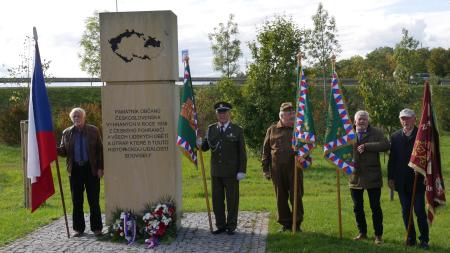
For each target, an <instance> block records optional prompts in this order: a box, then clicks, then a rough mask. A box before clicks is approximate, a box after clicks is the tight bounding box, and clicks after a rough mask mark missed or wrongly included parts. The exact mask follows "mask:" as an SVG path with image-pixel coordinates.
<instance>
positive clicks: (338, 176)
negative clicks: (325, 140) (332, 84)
mask: <svg viewBox="0 0 450 253" xmlns="http://www.w3.org/2000/svg"><path fill="white" fill-rule="evenodd" d="M331 63H332V67H333V73H334V71H335V69H336V56H335V55H333V56H331ZM336 193H337V205H338V223H339V238H340V239H342V211H341V174H340V170H339V168H337V169H336Z"/></svg>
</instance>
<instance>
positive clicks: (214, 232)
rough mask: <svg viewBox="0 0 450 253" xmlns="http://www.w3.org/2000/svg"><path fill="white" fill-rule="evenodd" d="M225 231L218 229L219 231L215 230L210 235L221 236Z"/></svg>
mask: <svg viewBox="0 0 450 253" xmlns="http://www.w3.org/2000/svg"><path fill="white" fill-rule="evenodd" d="M225 231H226V229H225V228H219V229H217V230H214V231H212V232H211V233H212V234H213V235H218V234H222V233H223V232H225Z"/></svg>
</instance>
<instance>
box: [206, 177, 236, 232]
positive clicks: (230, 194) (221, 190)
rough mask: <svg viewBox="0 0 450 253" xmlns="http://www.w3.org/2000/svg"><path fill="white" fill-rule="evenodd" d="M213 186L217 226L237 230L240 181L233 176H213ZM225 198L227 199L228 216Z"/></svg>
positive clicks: (213, 202)
mask: <svg viewBox="0 0 450 253" xmlns="http://www.w3.org/2000/svg"><path fill="white" fill-rule="evenodd" d="M211 188H212V204H213V211H214V216H215V218H216V227H217V228H219V229H226V228H227V229H229V230H235V229H236V226H237V217H238V209H239V181H238V180H236V178H233V177H230V178H227V177H211ZM225 198H226V201H227V215H226V216H225Z"/></svg>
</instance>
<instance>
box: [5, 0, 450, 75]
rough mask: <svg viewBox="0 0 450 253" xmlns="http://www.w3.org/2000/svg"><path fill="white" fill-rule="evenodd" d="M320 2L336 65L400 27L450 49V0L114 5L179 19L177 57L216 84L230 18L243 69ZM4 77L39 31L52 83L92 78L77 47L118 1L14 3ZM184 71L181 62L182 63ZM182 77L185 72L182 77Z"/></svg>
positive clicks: (389, 40)
mask: <svg viewBox="0 0 450 253" xmlns="http://www.w3.org/2000/svg"><path fill="white" fill-rule="evenodd" d="M319 2H322V3H323V5H324V8H325V9H326V10H327V11H328V12H329V14H330V15H332V16H334V17H335V18H336V23H337V28H338V39H339V42H340V44H341V46H342V53H341V55H340V56H339V57H338V60H339V59H344V58H349V57H351V56H353V55H361V56H365V55H366V54H367V53H368V52H370V51H372V50H374V49H375V48H377V47H381V46H391V47H393V46H395V43H397V42H398V41H399V40H400V37H401V29H402V27H405V28H407V29H408V30H409V31H410V34H411V35H412V36H414V38H415V39H417V40H419V41H420V42H421V43H422V44H421V45H422V47H429V48H433V47H444V48H450V0H427V1H422V0H341V1H333V0H324V1H316V0H295V1H294V0H276V1H273V0H227V1H214V0H184V1H175V0H164V1H154V0H146V1H144V0H117V3H118V10H119V11H153V10H172V11H173V12H174V13H175V14H176V15H177V17H178V39H179V41H178V49H179V50H180V52H181V50H182V49H189V54H190V59H191V60H190V65H191V72H192V75H193V76H219V73H218V72H214V71H213V70H212V53H211V49H210V46H211V45H210V41H209V40H208V33H211V32H212V31H213V29H214V27H217V26H218V24H219V23H220V22H226V21H227V20H228V16H229V14H230V13H233V14H234V15H235V21H236V22H237V23H238V28H239V32H240V34H239V39H240V40H241V48H242V50H243V52H244V55H243V57H242V59H241V68H242V70H244V67H245V63H248V62H251V57H250V55H249V51H248V47H247V42H249V41H253V40H254V39H255V36H256V31H257V28H258V27H260V26H261V24H262V23H263V22H264V21H265V20H267V19H268V18H271V17H273V16H274V15H275V14H278V15H287V16H291V17H292V18H293V20H294V21H295V22H296V23H297V24H298V25H299V27H304V28H312V21H311V16H312V15H314V14H315V12H316V10H317V6H318V4H319ZM0 10H1V11H0V34H1V38H0V77H4V76H6V68H8V67H16V66H18V65H19V64H20V61H21V57H20V56H19V55H21V54H24V53H25V54H30V55H32V54H33V50H32V49H31V50H28V51H27V50H24V41H25V37H26V36H31V35H32V28H33V26H36V28H37V31H38V34H39V46H40V51H41V58H43V59H47V60H51V65H50V70H49V72H50V74H51V75H52V76H54V77H87V76H88V75H87V74H86V73H84V72H83V71H81V69H80V67H79V63H80V60H79V58H78V54H79V53H80V51H81V50H80V46H79V41H80V38H81V35H82V33H83V31H84V27H85V26H84V22H85V19H86V18H87V17H89V16H92V15H93V13H94V11H96V10H98V11H99V12H114V11H116V0H96V1H93V0H73V1H68V0H14V1H12V0H10V1H2V6H1V9H0ZM180 65H181V60H180ZM180 73H181V72H180Z"/></svg>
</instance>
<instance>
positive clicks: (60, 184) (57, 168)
mask: <svg viewBox="0 0 450 253" xmlns="http://www.w3.org/2000/svg"><path fill="white" fill-rule="evenodd" d="M55 162H56V172H57V174H58V184H59V192H60V193H61V203H62V206H63V211H64V221H65V223H66V231H67V238H70V233H69V223H68V222H67V212H66V203H65V202H64V192H63V188H62V183H61V173H60V171H59V162H58V159H56V160H55Z"/></svg>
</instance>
